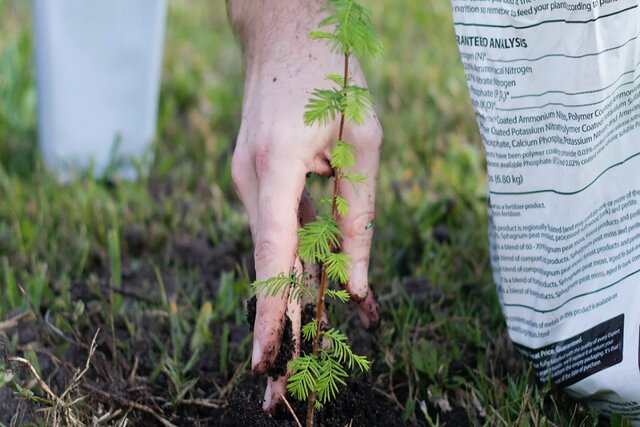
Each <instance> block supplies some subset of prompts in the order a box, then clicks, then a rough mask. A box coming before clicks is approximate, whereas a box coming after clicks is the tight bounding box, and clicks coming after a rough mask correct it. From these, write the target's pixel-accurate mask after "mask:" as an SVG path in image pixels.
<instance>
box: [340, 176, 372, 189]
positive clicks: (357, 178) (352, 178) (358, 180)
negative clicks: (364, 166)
mask: <svg viewBox="0 0 640 427" xmlns="http://www.w3.org/2000/svg"><path fill="white" fill-rule="evenodd" d="M340 178H344V179H346V180H347V181H349V182H350V183H351V185H352V186H354V188H355V186H356V185H357V184H362V183H364V182H365V181H366V180H367V176H366V175H364V174H361V173H343V174H342V175H341V176H340Z"/></svg>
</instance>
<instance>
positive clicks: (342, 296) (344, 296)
mask: <svg viewBox="0 0 640 427" xmlns="http://www.w3.org/2000/svg"><path fill="white" fill-rule="evenodd" d="M326 295H327V296H328V297H331V298H334V299H337V300H339V301H340V302H343V303H347V302H349V301H350V300H351V297H350V296H349V292H347V291H345V290H344V289H340V290H339V291H334V290H333V289H327V293H326Z"/></svg>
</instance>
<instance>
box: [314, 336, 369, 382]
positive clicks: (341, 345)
mask: <svg viewBox="0 0 640 427" xmlns="http://www.w3.org/2000/svg"><path fill="white" fill-rule="evenodd" d="M322 336H323V337H325V338H327V339H329V341H330V342H331V350H328V352H329V355H330V356H331V357H333V358H334V359H335V360H337V361H338V362H339V363H344V364H346V365H347V367H348V368H349V369H353V366H354V365H356V366H358V368H360V370H361V371H363V372H364V371H368V370H369V361H368V360H367V358H366V357H365V356H358V355H356V354H354V353H353V350H351V347H349V344H347V337H346V335H344V334H343V333H342V332H340V331H339V330H337V329H336V328H331V329H329V330H328V331H323V332H322Z"/></svg>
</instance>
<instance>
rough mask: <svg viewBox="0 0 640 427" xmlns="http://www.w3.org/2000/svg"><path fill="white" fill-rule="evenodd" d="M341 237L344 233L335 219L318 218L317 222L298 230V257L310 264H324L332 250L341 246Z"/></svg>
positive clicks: (309, 223) (307, 224)
mask: <svg viewBox="0 0 640 427" xmlns="http://www.w3.org/2000/svg"><path fill="white" fill-rule="evenodd" d="M341 237H342V232H341V231H340V229H339V228H338V222H337V221H336V220H335V219H333V218H331V217H326V216H318V219H317V220H316V221H312V222H308V223H306V224H305V225H304V227H302V228H299V229H298V255H299V256H300V258H301V259H302V260H303V261H304V262H306V263H308V264H310V263H312V262H316V261H320V262H322V261H324V258H325V257H326V256H327V254H329V253H330V252H331V250H332V249H336V248H338V247H339V246H340V240H339V239H340V238H341Z"/></svg>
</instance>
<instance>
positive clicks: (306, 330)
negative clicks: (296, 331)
mask: <svg viewBox="0 0 640 427" xmlns="http://www.w3.org/2000/svg"><path fill="white" fill-rule="evenodd" d="M317 331H318V321H317V320H316V319H313V320H312V321H311V322H309V323H307V324H306V325H304V326H303V327H302V328H301V329H300V332H301V333H302V337H303V338H304V340H305V341H311V340H312V339H314V338H315V337H316V332H317Z"/></svg>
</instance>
